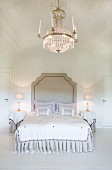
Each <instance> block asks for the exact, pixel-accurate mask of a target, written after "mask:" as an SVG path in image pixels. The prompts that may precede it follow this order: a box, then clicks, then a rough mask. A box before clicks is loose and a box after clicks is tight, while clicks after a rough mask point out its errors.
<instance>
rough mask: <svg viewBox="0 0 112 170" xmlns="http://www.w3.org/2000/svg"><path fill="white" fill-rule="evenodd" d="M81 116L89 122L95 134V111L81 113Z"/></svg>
mask: <svg viewBox="0 0 112 170" xmlns="http://www.w3.org/2000/svg"><path fill="white" fill-rule="evenodd" d="M79 115H80V116H81V117H82V118H83V119H84V120H86V121H87V122H88V124H89V125H90V127H91V130H92V132H95V130H96V128H95V123H96V115H95V113H94V112H93V111H89V112H87V111H80V113H79Z"/></svg>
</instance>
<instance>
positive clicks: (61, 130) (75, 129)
mask: <svg viewBox="0 0 112 170" xmlns="http://www.w3.org/2000/svg"><path fill="white" fill-rule="evenodd" d="M88 129H90V126H89V125H88V123H87V122H85V121H84V120H83V119H82V118H81V117H79V116H74V117H73V116H62V115H49V116H31V117H28V118H25V120H24V121H23V122H22V124H21V125H20V126H19V127H18V129H17V130H18V132H19V139H20V141H21V142H22V141H28V140H47V139H59V140H60V139H61V140H81V141H84V140H87V137H88Z"/></svg>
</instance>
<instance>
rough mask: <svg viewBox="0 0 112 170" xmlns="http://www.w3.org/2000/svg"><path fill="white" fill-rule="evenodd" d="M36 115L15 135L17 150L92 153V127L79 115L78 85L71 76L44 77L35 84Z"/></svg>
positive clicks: (22, 125)
mask: <svg viewBox="0 0 112 170" xmlns="http://www.w3.org/2000/svg"><path fill="white" fill-rule="evenodd" d="M31 108H32V112H31V113H30V114H29V115H28V116H27V117H26V118H25V120H24V121H23V122H22V123H21V125H20V126H19V127H18V128H17V130H16V131H15V137H14V140H15V150H16V151H17V152H18V153H24V152H44V153H45V152H49V153H50V152H55V153H58V152H88V151H92V150H93V135H92V131H91V128H90V126H89V124H88V123H87V122H86V121H84V120H83V119H82V118H81V117H80V116H79V115H77V84H76V83H74V82H73V81H72V79H71V78H69V77H68V76H67V74H63V73H58V74H57V73H52V74H51V73H43V74H42V75H41V76H40V77H39V78H37V79H36V80H35V81H34V82H33V83H32V84H31Z"/></svg>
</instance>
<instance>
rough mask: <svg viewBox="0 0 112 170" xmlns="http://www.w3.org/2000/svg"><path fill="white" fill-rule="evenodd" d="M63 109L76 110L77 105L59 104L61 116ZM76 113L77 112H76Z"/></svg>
mask: <svg viewBox="0 0 112 170" xmlns="http://www.w3.org/2000/svg"><path fill="white" fill-rule="evenodd" d="M62 108H66V109H70V110H75V103H60V102H58V112H59V113H60V114H61V112H62ZM74 113H75V112H74Z"/></svg>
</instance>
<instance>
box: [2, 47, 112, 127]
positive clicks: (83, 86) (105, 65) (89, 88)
mask: <svg viewBox="0 0 112 170" xmlns="http://www.w3.org/2000/svg"><path fill="white" fill-rule="evenodd" d="M77 46H78V45H77ZM0 67H1V68H10V69H11V94H10V95H11V102H10V103H11V107H10V108H11V110H13V109H16V108H17V102H16V100H15V93H16V92H22V93H23V94H24V97H25V98H24V100H22V102H21V108H22V109H23V110H26V111H27V112H29V111H30V109H31V86H30V85H31V82H32V81H34V80H35V79H36V78H37V77H38V76H40V75H41V73H67V75H68V76H69V77H71V78H72V79H73V81H74V82H76V83H77V85H78V88H77V90H78V93H77V104H78V112H79V111H80V110H82V109H86V102H85V101H84V95H85V94H87V93H89V94H91V97H92V100H91V101H90V104H89V107H90V109H92V110H93V111H95V113H96V115H97V127H99V126H100V118H101V114H102V113H101V107H100V106H101V94H102V90H101V83H100V71H101V70H111V67H112V64H111V62H110V60H109V59H106V58H105V57H103V56H100V55H99V54H96V53H94V52H92V51H89V50H87V49H78V48H75V49H73V50H72V51H69V52H67V53H64V54H53V53H50V52H48V51H45V50H43V48H42V47H41V44H40V47H37V48H36V47H32V48H28V49H24V50H21V51H20V52H16V53H14V54H10V56H8V57H5V58H4V59H3V58H2V60H1V62H0Z"/></svg>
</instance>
